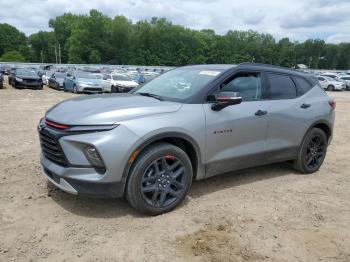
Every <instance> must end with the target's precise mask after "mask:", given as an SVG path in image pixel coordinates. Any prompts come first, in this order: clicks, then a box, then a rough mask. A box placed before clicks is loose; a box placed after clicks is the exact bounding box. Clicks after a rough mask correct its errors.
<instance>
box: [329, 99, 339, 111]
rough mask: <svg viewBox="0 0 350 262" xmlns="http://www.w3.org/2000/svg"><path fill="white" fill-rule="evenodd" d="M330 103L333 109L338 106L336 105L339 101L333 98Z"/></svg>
mask: <svg viewBox="0 0 350 262" xmlns="http://www.w3.org/2000/svg"><path fill="white" fill-rule="evenodd" d="M328 103H329V105H330V106H331V108H332V109H333V110H335V108H336V106H337V102H335V101H334V100H331V101H329V102H328Z"/></svg>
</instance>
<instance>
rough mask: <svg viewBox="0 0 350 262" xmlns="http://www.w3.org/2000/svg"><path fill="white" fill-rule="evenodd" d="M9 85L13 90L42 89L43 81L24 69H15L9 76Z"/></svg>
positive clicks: (35, 74)
mask: <svg viewBox="0 0 350 262" xmlns="http://www.w3.org/2000/svg"><path fill="white" fill-rule="evenodd" d="M11 76H12V77H11V85H12V86H13V87H14V88H26V87H28V88H33V89H43V81H42V79H41V77H40V76H38V74H37V73H36V72H35V71H33V70H31V69H25V68H17V69H16V70H14V72H13V74H12V75H11Z"/></svg>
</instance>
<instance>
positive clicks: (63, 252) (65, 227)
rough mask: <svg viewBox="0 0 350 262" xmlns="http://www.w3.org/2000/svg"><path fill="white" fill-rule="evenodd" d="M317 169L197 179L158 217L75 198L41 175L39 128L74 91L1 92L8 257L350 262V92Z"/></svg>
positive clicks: (2, 223) (2, 213)
mask: <svg viewBox="0 0 350 262" xmlns="http://www.w3.org/2000/svg"><path fill="white" fill-rule="evenodd" d="M330 95H331V96H334V97H336V100H337V114H336V127H335V134H334V139H333V142H332V145H331V146H330V148H329V150H328V155H327V158H326V160H325V163H324V164H323V166H322V168H321V169H320V171H319V172H317V173H315V174H312V175H300V174H298V173H297V172H295V171H294V170H292V169H291V168H290V167H289V166H288V165H286V164H275V165H269V166H264V167H259V168H253V169H249V170H244V171H239V172H234V173H230V174H225V175H221V176H217V177H214V178H211V179H208V180H204V181H199V182H195V183H194V185H193V187H192V189H191V191H190V194H189V196H188V197H187V199H186V201H185V202H184V203H183V204H182V205H181V206H180V207H179V208H177V209H176V210H174V211H173V212H171V213H168V214H165V215H161V216H158V217H145V216H140V215H138V214H137V213H136V212H135V211H134V210H133V209H132V208H131V207H130V206H129V205H128V203H127V202H126V201H125V200H123V199H117V200H113V199H112V200H96V199H88V198H81V197H76V196H71V195H68V194H66V193H64V192H61V191H60V190H57V189H55V188H53V187H52V186H51V185H49V184H48V183H47V181H46V180H45V179H44V178H43V177H42V176H41V174H40V172H41V171H40V165H39V142H38V136H37V133H36V125H37V123H38V121H39V119H40V117H42V116H43V115H44V112H45V111H46V110H47V109H48V108H49V107H50V106H52V105H53V104H55V103H57V102H59V101H61V100H63V99H66V98H69V97H72V96H73V94H68V93H64V92H59V91H55V90H51V89H48V88H44V90H39V91H35V90H15V89H13V88H12V87H8V86H7V87H6V88H5V89H3V90H0V236H1V237H0V261H350V244H349V243H350V205H349V204H350V190H349V188H350V176H349V175H350V174H349V169H350V161H349V156H350V135H349V134H350V116H349V113H350V92H335V93H331V94H330Z"/></svg>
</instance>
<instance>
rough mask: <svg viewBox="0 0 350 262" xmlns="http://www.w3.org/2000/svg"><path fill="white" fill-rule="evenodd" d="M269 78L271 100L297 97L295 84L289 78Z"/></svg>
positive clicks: (273, 76) (278, 76)
mask: <svg viewBox="0 0 350 262" xmlns="http://www.w3.org/2000/svg"><path fill="white" fill-rule="evenodd" d="M268 78H269V84H270V85H269V87H270V90H269V91H270V92H269V98H270V99H290V98H295V97H296V96H297V93H296V88H295V85H294V82H293V81H292V79H291V78H290V77H289V76H286V75H277V74H276V75H275V74H268Z"/></svg>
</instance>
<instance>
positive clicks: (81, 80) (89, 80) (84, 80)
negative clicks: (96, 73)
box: [76, 78, 102, 85]
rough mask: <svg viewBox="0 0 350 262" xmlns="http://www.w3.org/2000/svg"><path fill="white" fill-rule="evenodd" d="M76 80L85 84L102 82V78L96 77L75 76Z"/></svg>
mask: <svg viewBox="0 0 350 262" xmlns="http://www.w3.org/2000/svg"><path fill="white" fill-rule="evenodd" d="M76 82H79V83H82V84H86V85H96V84H98V85H100V84H102V80H101V79H98V78H77V79H76Z"/></svg>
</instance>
